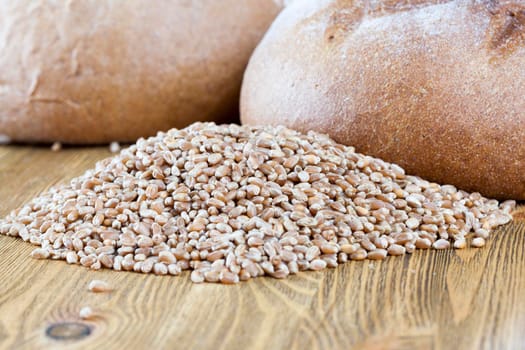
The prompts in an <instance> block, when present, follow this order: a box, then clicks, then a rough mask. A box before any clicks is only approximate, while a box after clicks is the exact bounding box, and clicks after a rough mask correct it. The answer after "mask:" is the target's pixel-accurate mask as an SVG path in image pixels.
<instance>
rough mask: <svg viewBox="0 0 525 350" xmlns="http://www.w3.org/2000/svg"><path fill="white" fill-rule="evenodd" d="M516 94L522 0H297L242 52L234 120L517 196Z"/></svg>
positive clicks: (521, 73) (522, 191)
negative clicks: (312, 134)
mask: <svg viewBox="0 0 525 350" xmlns="http://www.w3.org/2000/svg"><path fill="white" fill-rule="evenodd" d="M523 96H525V2H523V1H518V0H515V1H496V0H494V1H490V0H468V1H467V0H450V1H446V0H444V1H439V0H417V1H407V0H405V1H402V0H374V1H344V0H329V1H321V0H296V1H295V2H293V3H292V4H291V5H290V6H289V7H287V8H286V9H285V10H284V11H283V12H282V13H281V14H280V15H279V17H278V18H277V20H276V21H275V22H274V24H273V25H272V26H271V28H270V30H269V32H268V33H267V34H266V36H265V38H264V39H263V41H262V42H261V43H260V45H259V46H258V48H257V49H256V51H255V53H254V55H253V56H252V58H251V61H250V63H249V66H248V68H247V71H246V73H245V77H244V83H243V88H242V96H241V120H242V122H243V123H248V124H284V125H286V126H287V127H291V128H295V129H298V130H301V131H306V130H316V131H319V132H323V133H327V134H329V135H330V136H332V137H333V138H334V139H335V140H337V141H339V142H341V143H345V144H350V145H353V146H355V147H356V149H357V151H360V152H363V153H367V154H370V155H373V156H376V157H380V158H383V159H384V160H386V161H389V162H395V163H398V164H399V165H401V166H402V167H404V168H405V169H406V170H407V172H409V173H412V174H415V175H419V176H422V177H425V178H427V179H429V180H433V181H437V182H440V183H451V184H454V185H456V186H458V187H459V188H461V189H465V190H468V191H479V192H481V193H482V194H484V195H486V196H491V197H496V198H514V199H525V144H524V143H522V141H523V140H524V139H525V128H524V126H525V98H524V97H523Z"/></svg>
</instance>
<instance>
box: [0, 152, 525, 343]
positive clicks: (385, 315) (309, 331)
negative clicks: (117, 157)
mask: <svg viewBox="0 0 525 350" xmlns="http://www.w3.org/2000/svg"><path fill="white" fill-rule="evenodd" d="M108 155H109V152H108V151H107V149H106V148H91V149H90V148H76V149H66V150H63V151H61V152H58V153H53V152H50V151H49V150H48V149H43V148H40V149H38V148H36V149H35V148H24V147H5V146H4V147H0V215H2V216H3V215H4V214H6V213H7V212H8V211H9V210H11V209H13V208H15V207H16V206H18V205H20V204H22V203H23V202H24V201H26V200H28V199H30V198H31V197H32V196H34V195H36V194H37V193H38V192H40V191H42V190H43V189H45V188H46V187H48V186H50V185H52V184H55V183H57V182H59V181H64V180H65V179H69V178H71V177H73V176H75V175H78V174H80V173H82V172H83V170H85V169H87V168H89V167H91V166H92V165H93V164H94V162H95V161H96V160H98V159H101V158H104V157H106V156H108ZM31 249H32V247H31V246H30V245H29V244H27V243H24V242H22V241H20V240H17V239H14V238H11V237H3V236H2V237H0V281H1V282H0V348H6V349H11V348H27V349H39V348H53V349H71V348H82V349H84V348H95V347H97V348H103V349H113V348H115V349H116V348H127V349H135V348H138V349H140V348H152V349H157V348H159V349H160V348H169V349H207V348H213V349H248V348H250V349H252V348H253V349H337V348H341V349H351V348H355V349H410V348H418V349H452V348H453V349H524V348H525V254H524V253H525V252H524V250H525V224H522V223H514V224H511V225H508V226H507V227H505V228H504V229H502V230H499V231H497V232H496V233H495V234H494V235H493V238H491V239H490V240H489V242H488V245H487V246H486V247H485V248H483V249H467V250H463V251H453V250H449V251H417V252H416V253H415V254H413V255H410V256H406V257H391V258H388V259H387V260H385V261H382V262H381V261H364V262H350V263H347V264H346V265H344V266H340V267H338V268H336V269H330V270H327V271H323V272H305V273H300V274H299V275H296V276H293V277H291V278H288V279H286V280H274V279H270V278H257V279H255V280H252V281H250V282H247V283H241V284H239V285H236V286H223V285H215V284H192V283H191V282H190V281H189V276H188V274H187V273H185V274H183V275H182V276H181V277H170V276H166V277H157V276H153V275H141V274H136V273H129V272H115V271H110V270H105V271H90V270H88V269H85V268H82V267H79V266H70V265H67V264H66V263H65V262H63V261H36V260H33V259H31V258H29V253H30V251H31ZM92 279H103V280H106V281H108V282H110V283H111V284H112V285H113V286H114V287H115V291H114V292H112V293H109V294H93V293H90V292H88V291H87V285H88V283H89V282H90V281H91V280H92ZM83 306H91V307H92V308H93V309H94V310H95V311H96V312H97V313H98V316H97V317H96V318H95V319H93V321H90V322H83V321H81V320H80V319H79V317H78V312H79V310H80V308H82V307H83ZM63 322H65V323H66V326H65V330H64V329H61V328H60V327H61V325H60V324H61V323H63ZM57 324H58V326H57V327H58V328H57V327H55V328H51V329H49V327H50V326H52V325H55V326H56V325H57ZM47 333H49V335H48V334H47ZM88 333H89V334H88ZM51 335H53V336H55V338H56V337H59V336H63V337H65V338H71V339H54V338H52V337H51Z"/></svg>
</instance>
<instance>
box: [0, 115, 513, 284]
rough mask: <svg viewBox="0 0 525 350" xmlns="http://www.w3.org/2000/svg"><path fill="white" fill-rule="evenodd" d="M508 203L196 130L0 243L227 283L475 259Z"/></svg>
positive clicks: (289, 146) (67, 191)
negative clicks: (360, 264) (431, 257)
mask: <svg viewBox="0 0 525 350" xmlns="http://www.w3.org/2000/svg"><path fill="white" fill-rule="evenodd" d="M514 205H515V203H514V202H513V201H508V202H505V203H503V204H501V205H500V204H499V203H498V202H497V201H496V200H488V199H486V198H483V197H482V196H481V195H479V194H478V193H472V194H469V193H466V192H463V191H459V190H457V189H456V188H455V187H454V186H450V185H445V186H441V185H438V184H436V183H431V182H428V181H425V180H422V179H421V178H418V177H414V176H408V175H406V174H405V172H404V171H403V169H401V168H400V167H399V166H397V165H394V164H389V163H386V162H384V161H382V160H380V159H376V158H372V157H369V156H365V155H362V154H359V153H356V152H355V151H354V149H353V148H352V147H347V146H343V145H340V144H337V143H335V142H334V141H333V140H331V139H330V138H328V137H326V136H324V135H321V134H317V133H313V132H311V133H308V134H307V135H305V134H301V133H298V132H295V131H292V130H289V129H286V128H283V127H257V128H255V127H246V126H238V125H222V126H218V125H215V124H212V123H196V124H193V125H191V126H189V127H187V128H185V129H183V130H175V129H174V130H170V131H168V132H166V133H159V134H158V135H157V136H156V137H151V138H149V139H140V140H139V141H138V142H137V143H136V144H135V145H133V146H131V147H129V148H127V149H124V150H122V151H121V152H120V154H119V155H117V156H115V157H112V158H109V159H106V160H104V161H101V162H99V163H98V164H97V165H96V167H95V169H93V170H89V171H87V172H86V173H85V174H84V175H83V176H81V177H78V178H76V179H73V180H72V181H71V183H70V184H69V185H63V186H59V187H56V188H53V189H51V190H49V191H48V192H46V193H44V194H42V195H41V196H39V197H37V198H35V199H34V200H33V201H31V202H30V203H29V204H27V205H25V206H23V207H22V208H20V209H18V210H16V211H14V212H13V213H11V214H10V215H9V216H8V217H7V218H6V219H5V220H4V221H3V222H2V223H0V233H3V234H7V235H10V236H19V237H21V238H22V239H23V240H25V241H28V242H31V243H32V244H35V245H39V246H40V247H39V248H37V249H35V250H34V251H33V253H32V256H33V257H34V258H38V259H42V258H49V259H65V260H66V261H67V262H68V263H70V264H81V265H83V266H86V267H90V268H92V269H100V268H102V267H104V268H113V269H115V270H125V271H137V272H143V273H150V272H152V273H155V274H159V275H165V274H171V275H178V274H180V273H181V271H182V270H186V269H192V270H193V271H192V273H191V279H192V281H194V282H203V281H209V282H223V283H236V282H238V281H239V280H247V279H249V278H253V277H258V276H263V275H269V276H272V277H276V278H284V277H286V276H288V275H289V274H295V273H297V272H298V271H302V270H322V269H324V268H326V267H335V266H337V265H338V264H339V263H344V262H346V261H348V260H363V259H367V258H368V259H384V258H385V257H386V256H387V255H403V254H405V253H411V252H413V251H414V249H416V248H421V249H427V248H435V249H444V248H449V247H450V246H453V247H455V248H465V247H466V246H467V245H468V244H467V241H468V240H470V237H472V239H471V240H470V245H472V246H475V247H481V246H483V245H484V244H485V240H486V239H487V238H488V236H489V233H490V231H491V230H492V229H493V228H495V227H497V226H499V225H503V224H505V223H507V222H509V221H510V220H511V216H510V214H509V213H510V211H511V210H512V209H513V208H514ZM469 233H472V234H471V235H469V236H468V237H469V239H467V237H466V236H467V234H469Z"/></svg>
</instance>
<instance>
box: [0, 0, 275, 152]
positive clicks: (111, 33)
mask: <svg viewBox="0 0 525 350" xmlns="http://www.w3.org/2000/svg"><path fill="white" fill-rule="evenodd" d="M281 7H282V4H281V2H280V1H277V0H243V1H238V0H222V1H216V0H192V1H189V0H175V1H147V0H107V1H106V0H104V1H50V0H43V1H33V0H5V1H1V2H0V47H1V49H0V134H2V135H3V137H9V138H10V139H11V140H14V141H23V142H25V141H31V142H53V141H61V142H67V143H101V142H108V141H132V140H135V139H136V138H138V137H139V136H148V135H151V134H154V133H155V132H156V131H158V130H165V129H168V128H171V127H183V126H185V125H187V124H189V123H191V122H194V121H196V120H213V121H226V120H231V119H232V118H236V117H237V116H238V98H239V91H240V85H241V80H242V74H243V71H244V68H245V66H246V64H247V62H248V59H249V56H250V54H251V52H252V51H253V49H254V48H255V45H256V44H257V42H258V41H259V40H260V38H261V37H262V35H263V34H264V32H265V30H266V29H267V27H268V26H269V25H270V23H271V21H272V20H273V18H274V17H275V16H276V15H277V13H278V11H279V10H280V8H281Z"/></svg>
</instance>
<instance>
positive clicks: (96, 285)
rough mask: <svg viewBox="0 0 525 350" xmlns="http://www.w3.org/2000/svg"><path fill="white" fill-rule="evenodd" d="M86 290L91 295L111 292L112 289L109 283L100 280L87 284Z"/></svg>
mask: <svg viewBox="0 0 525 350" xmlns="http://www.w3.org/2000/svg"><path fill="white" fill-rule="evenodd" d="M88 290H89V291H90V292H93V293H107V292H111V291H112V290H113V289H112V288H111V286H110V285H109V283H107V282H105V281H101V280H92V281H91V282H89V285H88Z"/></svg>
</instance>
